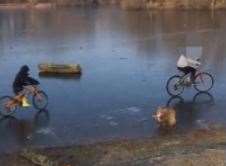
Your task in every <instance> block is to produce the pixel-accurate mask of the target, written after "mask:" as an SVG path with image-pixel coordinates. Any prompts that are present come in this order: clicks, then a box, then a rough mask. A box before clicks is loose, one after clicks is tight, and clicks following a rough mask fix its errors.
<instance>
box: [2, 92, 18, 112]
mask: <svg viewBox="0 0 226 166" xmlns="http://www.w3.org/2000/svg"><path fill="white" fill-rule="evenodd" d="M13 100H14V99H13V97H10V96H3V97H1V98H0V113H1V114H2V115H3V116H9V115H12V114H13V113H14V112H15V111H16V109H17V104H13V105H12V106H7V104H9V102H13Z"/></svg>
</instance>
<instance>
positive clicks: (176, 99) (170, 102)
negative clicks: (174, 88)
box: [166, 96, 184, 107]
mask: <svg viewBox="0 0 226 166" xmlns="http://www.w3.org/2000/svg"><path fill="white" fill-rule="evenodd" d="M182 103H184V99H183V98H182V97H180V96H173V97H171V98H170V99H169V100H168V102H167V104H166V106H167V107H175V106H176V105H178V104H182Z"/></svg>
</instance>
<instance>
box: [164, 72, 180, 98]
mask: <svg viewBox="0 0 226 166" xmlns="http://www.w3.org/2000/svg"><path fill="white" fill-rule="evenodd" d="M166 90H167V92H168V94H169V95H171V96H178V95H180V94H181V93H183V91H184V86H183V84H182V83H181V76H179V75H174V76H172V77H170V78H169V79H168V81H167V84H166Z"/></svg>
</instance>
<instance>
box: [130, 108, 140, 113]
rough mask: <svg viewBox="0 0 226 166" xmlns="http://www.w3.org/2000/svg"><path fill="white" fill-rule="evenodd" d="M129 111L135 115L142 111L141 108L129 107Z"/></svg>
mask: <svg viewBox="0 0 226 166" xmlns="http://www.w3.org/2000/svg"><path fill="white" fill-rule="evenodd" d="M127 110H128V111H130V112H133V113H138V112H141V109H140V108H139V107H129V108H127Z"/></svg>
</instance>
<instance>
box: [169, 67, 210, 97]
mask: <svg viewBox="0 0 226 166" xmlns="http://www.w3.org/2000/svg"><path fill="white" fill-rule="evenodd" d="M213 84H214V78H213V76H212V75H211V74H210V73H208V72H200V71H197V72H196V75H195V79H194V81H193V82H192V81H191V80H190V73H189V74H184V75H174V76H172V77H170V78H169V79H168V81H167V84H166V90H167V92H168V94H169V95H171V96H178V95H180V94H182V93H183V91H184V88H185V87H191V86H193V87H194V88H195V89H196V90H197V91H198V92H208V91H209V90H210V89H212V87H213Z"/></svg>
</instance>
